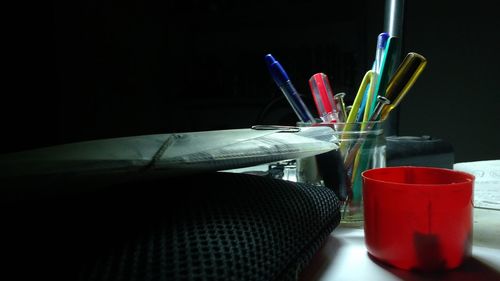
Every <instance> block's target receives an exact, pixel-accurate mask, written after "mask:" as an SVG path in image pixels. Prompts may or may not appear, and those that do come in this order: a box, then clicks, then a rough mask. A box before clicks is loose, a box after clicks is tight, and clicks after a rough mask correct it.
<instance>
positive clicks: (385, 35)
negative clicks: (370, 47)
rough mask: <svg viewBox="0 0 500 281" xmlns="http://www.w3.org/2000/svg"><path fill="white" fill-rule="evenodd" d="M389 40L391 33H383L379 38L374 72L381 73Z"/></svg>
mask: <svg viewBox="0 0 500 281" xmlns="http://www.w3.org/2000/svg"><path fill="white" fill-rule="evenodd" d="M388 39H389V33H387V32H382V33H380V34H379V35H378V37H377V49H376V51H375V63H374V66H373V68H374V69H373V70H375V72H377V73H380V67H381V65H382V56H383V55H384V50H385V47H386V46H387V40H388Z"/></svg>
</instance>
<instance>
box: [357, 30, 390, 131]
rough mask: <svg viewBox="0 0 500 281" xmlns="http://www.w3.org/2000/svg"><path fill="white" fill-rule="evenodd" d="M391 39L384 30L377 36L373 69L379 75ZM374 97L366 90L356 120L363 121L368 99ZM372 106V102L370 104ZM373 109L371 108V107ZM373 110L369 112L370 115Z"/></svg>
mask: <svg viewBox="0 0 500 281" xmlns="http://www.w3.org/2000/svg"><path fill="white" fill-rule="evenodd" d="M388 39H389V33H387V32H382V33H380V34H379V35H378V36H377V47H376V50H375V60H374V61H373V65H372V70H373V71H375V73H376V74H377V75H379V74H380V68H381V64H382V58H383V55H384V50H385V47H386V46H387V40H388ZM373 98H374V97H373V96H371V97H369V96H368V91H365V94H364V95H363V100H362V101H361V106H360V108H359V111H358V114H357V116H356V122H361V121H362V120H363V118H364V117H363V116H364V115H365V108H366V103H367V101H368V100H372V99H373ZM370 107H371V104H370ZM370 109H371V108H370ZM370 113H371V112H368V113H367V114H368V115H369V114H370Z"/></svg>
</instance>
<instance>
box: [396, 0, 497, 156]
mask: <svg viewBox="0 0 500 281" xmlns="http://www.w3.org/2000/svg"><path fill="white" fill-rule="evenodd" d="M406 2H407V6H406V8H407V10H406V30H405V34H406V39H405V40H406V41H405V44H406V47H407V49H408V50H414V51H417V52H420V53H421V54H423V55H425V56H426V57H427V59H428V61H429V62H428V65H427V67H426V70H425V71H424V72H423V74H422V76H421V77H420V78H419V80H418V81H417V83H416V84H415V86H414V88H412V90H411V92H409V93H408V96H407V97H406V99H405V101H404V103H402V104H401V110H400V134H402V135H421V134H427V135H431V136H435V137H440V138H443V139H445V140H447V141H449V142H451V143H452V144H453V146H454V149H455V160H456V162H462V161H474V160H488V159H500V148H499V146H498V145H499V144H500V88H499V86H498V82H499V81H500V80H499V77H500V76H499V75H500V68H499V67H498V66H499V65H500V58H499V56H498V51H499V50H500V32H499V31H498V28H499V27H500V18H499V17H498V13H497V9H495V6H494V2H491V1H486V0H479V1H474V2H473V3H470V2H451V1H430V0H424V1H406Z"/></svg>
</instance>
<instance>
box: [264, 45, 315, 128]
mask: <svg viewBox="0 0 500 281" xmlns="http://www.w3.org/2000/svg"><path fill="white" fill-rule="evenodd" d="M265 61H266V64H267V67H268V69H269V72H270V73H271V76H272V78H273V79H274V82H276V84H277V85H278V87H279V88H280V90H281V91H282V92H283V94H284V95H285V97H286V99H287V100H288V102H289V103H290V105H291V106H292V109H293V111H295V114H297V116H298V117H299V119H300V121H302V122H315V120H314V117H313V116H312V115H311V112H309V110H308V109H307V107H306V105H305V104H304V101H302V99H301V98H300V96H299V93H298V92H297V90H296V89H295V87H294V86H293V84H292V82H291V81H290V78H288V75H287V74H286V72H285V70H284V69H283V67H282V66H281V64H280V63H279V62H278V61H277V60H275V59H274V57H273V56H272V55H271V54H267V55H266V56H265Z"/></svg>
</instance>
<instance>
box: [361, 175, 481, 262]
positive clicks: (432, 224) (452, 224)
mask: <svg viewBox="0 0 500 281" xmlns="http://www.w3.org/2000/svg"><path fill="white" fill-rule="evenodd" d="M362 177H363V200H364V201H363V204H364V218H365V224H364V228H365V244H366V247H367V249H368V253H369V254H370V255H371V256H373V257H374V258H375V259H378V260H380V261H382V262H384V263H387V264H390V265H392V266H395V267H397V268H401V269H406V270H420V271H435V270H446V269H453V268H456V267H458V266H460V265H461V264H462V262H463V261H464V259H465V258H467V257H468V256H470V254H471V250H472V212H473V205H472V203H473V185H474V176H473V175H471V174H468V173H464V172H459V171H454V170H449V169H442V168H430V167H412V166H403V167H387V168H376V169H371V170H367V171H364V172H363V173H362Z"/></svg>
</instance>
